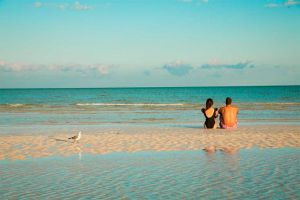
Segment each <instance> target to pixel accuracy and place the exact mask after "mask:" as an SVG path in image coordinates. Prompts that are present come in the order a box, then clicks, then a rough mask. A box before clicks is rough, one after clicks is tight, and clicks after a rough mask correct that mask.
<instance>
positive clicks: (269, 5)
mask: <svg viewBox="0 0 300 200" xmlns="http://www.w3.org/2000/svg"><path fill="white" fill-rule="evenodd" d="M279 6H280V5H279V4H277V3H269V4H266V5H265V7H267V8H277V7H279Z"/></svg>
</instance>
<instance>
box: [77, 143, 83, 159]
mask: <svg viewBox="0 0 300 200" xmlns="http://www.w3.org/2000/svg"><path fill="white" fill-rule="evenodd" d="M76 149H77V151H78V159H79V160H81V157H82V154H81V153H82V149H81V148H80V147H79V146H77V147H76Z"/></svg>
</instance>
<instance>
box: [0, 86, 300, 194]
mask: <svg viewBox="0 0 300 200" xmlns="http://www.w3.org/2000/svg"><path fill="white" fill-rule="evenodd" d="M229 95H230V96H231V97H232V98H233V105H235V106H237V107H238V108H239V109H240V111H239V114H238V128H237V129H229V130H224V129H220V128H218V129H211V130H208V129H204V128H203V123H204V116H203V114H202V113H201V108H202V107H204V103H205V100H206V98H207V97H212V98H213V99H214V102H215V104H214V107H216V108H220V107H221V106H223V105H224V100H225V99H224V97H226V96H229ZM299 95H300V86H280V87H269V86H266V87H197V88H189V87H185V88H184V87H183V88H111V89H109V88H103V89H102V88H90V89H89V88H87V89H0V115H1V117H0V166H1V168H0V177H1V178H0V198H1V199H49V198H50V199H87V198H88V199H99V198H101V199H145V198H146V199H191V198H192V199H193V198H195V199H245V198H249V199H257V198H263V199H268V198H273V199H299V197H300V195H299V192H298V187H297V186H299V180H300V178H299V177H300V175H299V170H298V169H299V167H300V162H299V155H300V154H299V147H300V115H299V113H300V103H299V102H300V101H299ZM79 131H81V132H82V135H81V138H80V139H79V140H78V141H74V140H73V139H68V138H71V137H73V136H76V135H77V134H78V132H79ZM211 149H213V150H211Z"/></svg>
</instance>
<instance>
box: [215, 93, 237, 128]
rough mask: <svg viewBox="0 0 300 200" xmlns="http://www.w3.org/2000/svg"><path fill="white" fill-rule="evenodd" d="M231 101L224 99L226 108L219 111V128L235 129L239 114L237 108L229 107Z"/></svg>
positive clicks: (228, 98)
mask: <svg viewBox="0 0 300 200" xmlns="http://www.w3.org/2000/svg"><path fill="white" fill-rule="evenodd" d="M231 103H232V99H231V98H230V97H227V98H226V106H224V107H222V108H220V109H219V114H220V127H221V128H225V129H227V128H237V114H238V112H239V110H238V108H237V107H234V106H232V105H231Z"/></svg>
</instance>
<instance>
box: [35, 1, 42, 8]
mask: <svg viewBox="0 0 300 200" xmlns="http://www.w3.org/2000/svg"><path fill="white" fill-rule="evenodd" d="M42 5H43V4H42V3H41V2H39V1H36V2H35V3H34V7H36V8H40V7H41V6H42Z"/></svg>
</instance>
